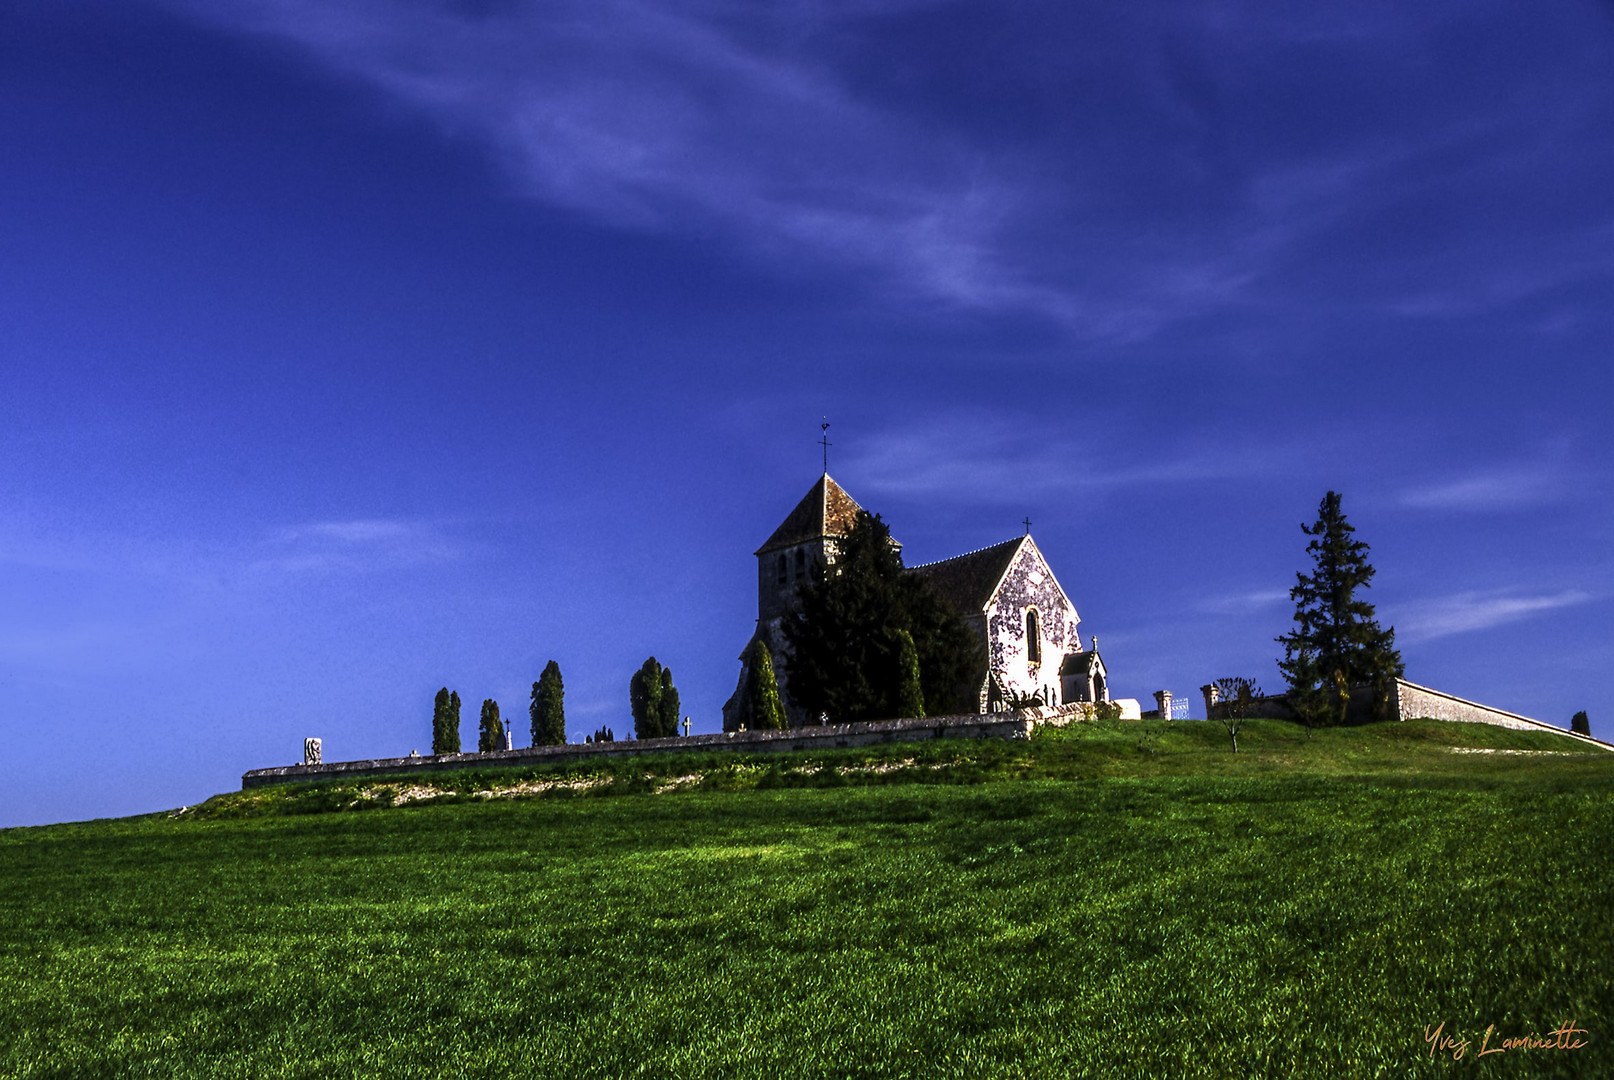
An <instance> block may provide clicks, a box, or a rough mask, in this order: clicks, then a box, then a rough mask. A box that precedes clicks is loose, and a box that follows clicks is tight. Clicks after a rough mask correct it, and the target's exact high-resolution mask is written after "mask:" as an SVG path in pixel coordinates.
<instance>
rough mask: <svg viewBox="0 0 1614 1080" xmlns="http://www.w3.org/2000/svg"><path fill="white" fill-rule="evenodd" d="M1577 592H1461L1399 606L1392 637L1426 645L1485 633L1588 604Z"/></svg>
mask: <svg viewBox="0 0 1614 1080" xmlns="http://www.w3.org/2000/svg"><path fill="white" fill-rule="evenodd" d="M1591 599H1592V596H1591V594H1590V593H1586V592H1582V591H1580V590H1578V589H1569V590H1565V591H1563V592H1557V593H1551V594H1548V595H1521V594H1518V593H1513V592H1463V593H1457V594H1456V595H1453V596H1444V597H1437V598H1433V599H1429V600H1424V601H1422V602H1416V603H1413V604H1410V605H1406V606H1403V607H1402V608H1401V609H1400V610H1399V611H1398V613H1397V614H1398V618H1397V620H1396V634H1397V636H1398V637H1400V638H1401V639H1402V640H1404V641H1409V642H1417V641H1429V640H1432V639H1434V638H1442V637H1449V636H1451V635H1452V634H1462V633H1467V632H1468V631H1470V630H1487V629H1490V628H1491V627H1493V626H1502V625H1504V624H1506V623H1511V622H1518V621H1520V620H1522V619H1528V618H1531V617H1533V616H1536V615H1541V614H1544V613H1546V612H1549V611H1557V610H1559V609H1560V608H1566V607H1574V606H1576V605H1578V604H1584V603H1586V602H1587V601H1589V600H1591Z"/></svg>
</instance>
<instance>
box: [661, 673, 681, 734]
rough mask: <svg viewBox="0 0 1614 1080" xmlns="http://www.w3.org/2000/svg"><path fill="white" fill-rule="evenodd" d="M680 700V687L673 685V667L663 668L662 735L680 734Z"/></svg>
mask: <svg viewBox="0 0 1614 1080" xmlns="http://www.w3.org/2000/svg"><path fill="white" fill-rule="evenodd" d="M681 707H682V706H681V703H680V702H679V700H678V687H676V686H674V685H673V677H672V668H669V667H664V668H662V669H661V694H660V713H661V724H660V728H661V737H662V738H664V739H665V738H670V737H672V736H674V735H676V734H678V711H679V709H680V708H681Z"/></svg>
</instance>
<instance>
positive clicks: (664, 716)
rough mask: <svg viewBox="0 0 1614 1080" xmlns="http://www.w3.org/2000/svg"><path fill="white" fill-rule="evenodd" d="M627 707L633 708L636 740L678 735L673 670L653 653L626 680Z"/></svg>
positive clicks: (676, 691)
mask: <svg viewBox="0 0 1614 1080" xmlns="http://www.w3.org/2000/svg"><path fill="white" fill-rule="evenodd" d="M628 706H629V708H630V709H632V711H633V737H634V738H635V739H665V738H667V737H668V736H671V735H676V734H678V710H679V708H680V706H679V702H678V688H677V687H675V686H674V685H673V681H672V669H671V668H664V667H662V666H661V664H660V663H658V662H657V660H656V658H655V657H654V656H652V657H651V658H650V659H648V660H646V661H645V662H644V665H643V666H642V667H640V668H639V670H638V671H635V672H634V673H633V676H632V677H631V678H630V679H628Z"/></svg>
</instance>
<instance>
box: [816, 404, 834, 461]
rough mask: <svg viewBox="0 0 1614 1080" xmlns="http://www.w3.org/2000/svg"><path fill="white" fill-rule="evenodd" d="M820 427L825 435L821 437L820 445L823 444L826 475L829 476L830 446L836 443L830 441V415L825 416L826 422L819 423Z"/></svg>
mask: <svg viewBox="0 0 1614 1080" xmlns="http://www.w3.org/2000/svg"><path fill="white" fill-rule="evenodd" d="M818 429H819V430H820V431H822V432H823V433H824V434H823V436H822V437H820V438H819V440H818V445H819V446H822V447H823V448H824V475H825V476H828V475H829V448H830V447H831V446H833V445H835V444H834V443H832V442H830V441H829V417H827V416H826V417H824V422H823V423H822V424H819V425H818Z"/></svg>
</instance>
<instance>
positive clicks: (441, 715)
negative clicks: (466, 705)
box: [432, 686, 460, 754]
mask: <svg viewBox="0 0 1614 1080" xmlns="http://www.w3.org/2000/svg"><path fill="white" fill-rule="evenodd" d="M459 752H460V696H459V694H458V693H451V692H450V691H449V689H448V687H446V686H445V687H443V688H442V689H441V690H439V691H437V698H436V700H434V701H433V702H432V753H434V754H457V753H459Z"/></svg>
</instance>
